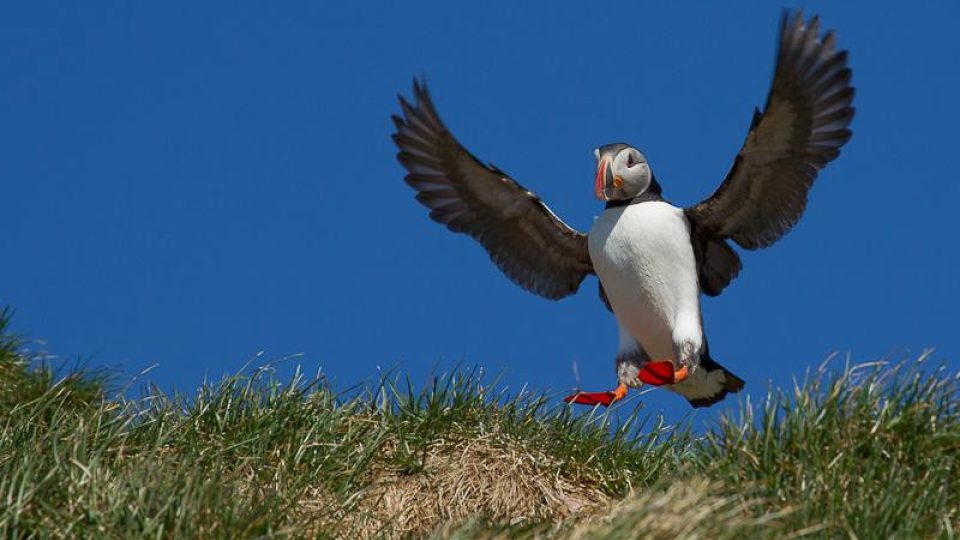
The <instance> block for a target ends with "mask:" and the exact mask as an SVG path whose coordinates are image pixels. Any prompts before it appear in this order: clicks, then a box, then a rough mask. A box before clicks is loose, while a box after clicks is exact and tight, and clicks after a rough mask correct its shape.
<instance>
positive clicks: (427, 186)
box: [393, 81, 593, 299]
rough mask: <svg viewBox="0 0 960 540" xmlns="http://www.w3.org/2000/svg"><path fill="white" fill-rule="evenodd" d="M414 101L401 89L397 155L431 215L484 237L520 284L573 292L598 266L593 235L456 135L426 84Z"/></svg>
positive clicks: (551, 292) (554, 295) (417, 88)
mask: <svg viewBox="0 0 960 540" xmlns="http://www.w3.org/2000/svg"><path fill="white" fill-rule="evenodd" d="M413 94H414V103H413V104H412V105H411V104H410V103H408V102H407V100H406V99H404V98H403V96H400V107H401V109H402V111H403V117H400V116H393V122H394V125H395V126H396V130H397V131H396V133H395V134H394V135H393V141H394V143H396V145H397V148H398V149H399V150H400V152H399V153H398V154H397V159H398V160H399V161H400V163H401V164H402V165H403V166H404V167H405V168H406V169H407V172H408V174H407V176H406V178H405V179H406V182H407V184H409V185H410V186H411V187H413V188H414V189H415V190H416V191H417V196H416V198H417V200H418V201H419V202H420V203H421V204H423V205H424V206H426V207H427V208H429V209H430V218H431V219H433V220H434V221H437V222H439V223H442V224H444V225H446V226H447V228H448V229H450V230H451V231H453V232H458V233H464V234H468V235H470V236H472V237H473V238H474V239H475V240H477V241H478V242H479V243H480V244H481V245H482V246H483V247H484V248H485V249H486V250H487V253H489V255H490V258H491V260H493V262H494V263H496V265H497V266H498V267H500V269H501V270H502V271H503V272H504V273H505V274H506V275H507V277H509V278H510V279H511V280H513V281H514V282H515V283H517V284H518V285H520V286H521V287H523V288H524V289H527V290H529V291H531V292H534V293H536V294H539V295H540V296H543V297H546V298H550V299H559V298H563V297H564V296H567V295H569V294H572V293H573V292H575V291H576V290H577V288H578V287H579V286H580V282H581V281H583V278H584V277H585V276H586V275H587V274H589V273H592V272H593V267H592V265H591V264H590V255H589V253H588V250H587V237H586V235H584V234H583V233H581V232H579V231H577V230H575V229H573V228H571V227H570V226H568V225H567V224H566V223H564V222H563V221H562V220H560V218H558V217H557V216H556V215H555V214H554V213H553V212H552V211H551V210H550V209H549V208H547V206H546V205H545V204H544V203H543V201H541V200H540V198H539V197H537V195H535V194H534V193H533V192H531V191H529V190H527V189H525V188H524V187H523V186H521V185H520V184H519V183H517V182H516V181H514V180H513V179H512V178H510V176H509V175H507V174H506V173H504V172H503V171H501V170H499V169H497V168H496V167H494V166H492V165H485V164H483V163H481V162H480V160H478V159H477V158H476V157H474V156H473V155H472V154H470V152H468V151H467V150H466V149H465V148H464V147H463V146H461V145H460V143H459V142H457V140H456V139H455V138H454V137H453V135H451V134H450V132H449V131H448V130H447V128H446V126H444V125H443V122H441V121H440V116H439V115H438V114H437V111H436V109H435V108H434V106H433V102H432V101H431V99H430V95H429V94H428V93H427V88H426V86H425V85H423V84H422V83H420V82H419V81H414V84H413Z"/></svg>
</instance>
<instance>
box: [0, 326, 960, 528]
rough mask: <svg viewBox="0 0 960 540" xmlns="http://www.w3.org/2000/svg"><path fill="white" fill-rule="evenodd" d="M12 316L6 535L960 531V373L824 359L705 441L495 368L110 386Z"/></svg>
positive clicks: (0, 347)
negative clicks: (74, 366) (831, 367)
mask: <svg viewBox="0 0 960 540" xmlns="http://www.w3.org/2000/svg"><path fill="white" fill-rule="evenodd" d="M8 320H9V313H8V312H4V313H3V314H2V316H0V534H2V536H4V537H44V538H46V537H53V538H62V537H71V538H73V537H103V538H131V537H133V538H141V537H153V538H168V537H190V538H223V537H230V538H249V537H321V538H323V537H336V538H339V537H346V536H360V537H406V536H417V537H429V536H434V537H438V538H440V537H444V538H446V537H452V538H464V539H467V538H496V537H539V538H624V537H628V538H629V537H632V538H678V537H682V538H704V539H706V538H710V539H715V538H720V539H722V538H738V539H743V538H789V537H811V538H837V537H848V538H887V537H899V538H908V537H943V538H953V537H956V535H957V534H958V531H960V489H958V486H957V485H956V483H957V481H958V479H960V471H958V466H960V407H958V403H960V401H958V379H957V377H956V376H954V375H952V374H948V373H946V372H945V371H944V370H943V369H942V368H941V369H933V368H930V367H929V366H928V363H929V362H928V361H927V360H926V359H925V358H921V359H920V360H918V361H904V362H899V363H893V364H889V365H887V364H873V365H865V366H848V367H846V368H845V369H842V370H839V371H837V372H834V373H832V374H829V373H827V372H817V373H813V374H812V375H811V376H810V377H808V379H807V380H805V381H803V382H801V383H798V384H797V386H796V387H795V388H791V389H789V390H786V391H771V392H770V393H769V394H768V395H767V396H766V397H765V399H763V400H762V401H761V402H760V403H759V404H757V405H751V404H750V403H744V404H743V405H742V406H741V407H740V410H739V413H738V414H736V415H733V416H730V417H726V418H724V419H723V420H721V421H720V422H718V423H717V424H716V425H714V426H712V427H711V428H710V429H709V430H708V432H707V433H706V435H703V436H694V435H693V434H691V433H690V432H688V431H687V430H685V429H678V428H675V427H671V426H666V425H664V424H663V423H662V422H661V421H659V420H658V419H657V418H656V417H650V416H641V415H640V413H639V411H638V410H635V411H633V412H632V413H631V414H626V415H621V416H620V417H619V418H622V420H619V421H617V420H616V418H618V417H617V416H615V415H607V414H604V413H602V412H600V411H594V412H590V411H586V412H584V411H582V410H573V409H571V408H569V407H567V406H565V405H563V404H560V403H558V402H557V401H558V400H556V399H555V397H553V396H543V395H537V394H530V393H526V392H521V393H520V394H517V395H508V394H507V393H506V392H504V391H503V390H502V386H501V385H499V384H497V382H496V381H495V380H494V381H489V382H488V381H486V380H485V378H484V377H483V376H482V375H481V374H480V373H479V372H478V371H470V370H459V371H457V372H454V373H451V374H448V375H445V376H441V377H437V378H436V379H435V380H434V381H433V383H432V384H431V385H428V387H426V388H422V389H417V388H415V387H414V385H412V384H411V383H409V382H408V381H403V380H401V379H400V378H399V377H396V376H391V377H383V378H382V380H381V381H380V384H379V385H377V386H376V387H375V388H370V389H366V390H364V391H361V392H355V393H354V394H355V395H352V396H345V395H341V394H338V393H337V392H336V391H335V390H334V389H332V388H330V387H329V386H328V385H327V384H326V383H325V382H324V381H323V380H314V379H309V378H307V377H305V376H303V375H302V374H298V375H297V376H295V377H294V378H293V379H292V380H289V381H278V380H276V379H275V377H274V376H273V372H272V371H271V370H270V369H257V370H253V371H251V372H249V373H241V374H237V375H234V376H231V377H226V378H224V379H223V380H220V381H217V382H211V383H208V384H205V385H203V386H202V387H201V388H200V389H198V391H197V392H196V393H195V394H194V395H189V396H186V395H168V394H164V393H163V392H160V391H159V390H157V389H146V390H145V391H144V392H143V395H142V396H141V397H140V398H137V399H125V398H122V397H111V396H110V395H109V392H107V390H106V389H107V387H108V386H109V385H107V381H106V380H105V378H104V376H103V374H97V373H93V374H91V373H85V372H83V371H80V372H73V373H67V374H60V375H58V374H56V373H54V372H53V371H52V370H51V369H49V367H47V366H45V365H44V364H43V363H42V362H40V363H39V364H38V363H37V361H36V359H33V358H31V357H30V354H29V353H28V352H27V351H25V349H24V347H23V346H22V345H21V343H20V342H19V341H18V339H17V338H16V337H15V336H13V335H11V334H10V333H9V331H8V329H7V323H8Z"/></svg>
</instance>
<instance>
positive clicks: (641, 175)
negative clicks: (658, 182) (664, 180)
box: [593, 143, 655, 201]
mask: <svg viewBox="0 0 960 540" xmlns="http://www.w3.org/2000/svg"><path fill="white" fill-rule="evenodd" d="M593 155H594V156H596V158H597V180H596V183H595V184H594V191H595V193H596V195H597V198H598V199H600V200H601V201H622V200H626V199H632V198H634V197H637V196H639V195H642V194H643V193H644V192H646V191H647V190H649V189H651V185H655V182H654V180H653V172H652V171H651V170H650V165H649V164H647V158H646V157H644V155H643V154H642V153H640V151H639V150H637V149H636V148H634V147H632V146H630V145H628V144H623V143H615V144H607V145H604V146H601V147H600V148H597V149H596V150H594V151H593Z"/></svg>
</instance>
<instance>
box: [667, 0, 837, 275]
mask: <svg viewBox="0 0 960 540" xmlns="http://www.w3.org/2000/svg"><path fill="white" fill-rule="evenodd" d="M834 47H835V37H834V34H833V32H832V31H830V32H827V33H826V35H824V36H823V37H822V38H821V37H820V24H819V19H818V18H817V17H816V16H815V17H813V19H811V20H810V22H809V23H805V22H804V18H803V14H802V13H801V12H797V13H795V14H793V15H792V16H790V15H788V14H786V13H784V17H783V21H782V22H781V27H780V49H779V52H778V54H777V67H776V72H775V75H774V79H773V86H772V87H771V89H770V94H769V96H768V97H767V105H766V107H765V108H764V111H763V112H762V113H761V112H760V111H759V110H757V111H756V112H755V113H754V116H753V122H752V123H751V125H750V132H749V133H748V134H747V139H746V141H745V142H744V144H743V148H741V149H740V153H739V154H738V155H737V159H736V161H735V162H734V164H733V168H732V169H731V170H730V172H729V173H728V174H727V178H726V179H725V180H724V181H723V184H722V185H721V186H720V187H719V189H717V191H716V192H715V193H714V194H713V195H712V196H711V197H710V198H709V199H707V200H705V201H703V202H701V203H699V204H697V205H696V206H693V207H691V208H688V209H687V211H686V212H687V216H688V218H689V219H690V220H691V221H692V222H693V225H694V229H695V230H697V231H699V233H700V234H705V235H707V236H709V237H712V238H713V239H714V240H719V241H722V240H723V239H726V238H729V239H732V240H733V241H734V242H736V243H737V244H739V245H740V246H742V247H744V248H746V249H758V248H764V247H767V246H770V245H771V244H773V243H774V242H776V241H777V240H779V239H780V238H781V237H782V236H783V235H784V234H786V233H787V232H788V231H789V230H790V229H791V228H792V227H793V225H794V224H796V222H797V220H799V219H800V216H801V214H803V210H804V207H805V206H806V203H807V193H808V192H809V190H810V186H811V185H813V181H814V180H815V179H816V177H817V173H818V172H819V171H820V169H822V168H823V167H824V166H825V165H826V164H827V163H828V162H830V161H831V160H833V159H835V158H836V157H837V156H838V155H839V154H840V147H841V146H843V144H844V143H846V142H847V140H849V139H850V134H851V133H850V130H849V129H848V128H847V126H848V125H849V124H850V121H851V120H852V119H853V113H854V109H853V108H852V107H851V106H850V104H851V102H852V101H853V93H854V90H853V87H852V86H850V77H851V72H850V68H848V67H847V52H846V51H839V52H838V51H836V50H835V48H834ZM708 262H709V261H708ZM729 266H730V267H731V268H733V265H729ZM736 266H737V269H739V265H736ZM734 275H735V274H734ZM730 279H732V277H731V278H730ZM720 281H722V280H720ZM727 282H729V280H727ZM722 285H723V286H725V285H726V283H723V284H722ZM721 289H722V287H721ZM718 292H719V291H718Z"/></svg>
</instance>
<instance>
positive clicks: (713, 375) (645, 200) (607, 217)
mask: <svg viewBox="0 0 960 540" xmlns="http://www.w3.org/2000/svg"><path fill="white" fill-rule="evenodd" d="M850 81H851V70H850V68H849V67H847V52H846V51H843V50H841V51H838V50H836V39H835V36H834V33H833V32H832V31H829V32H826V33H825V34H821V32H820V24H819V18H818V17H816V16H814V17H813V18H811V19H810V20H809V21H808V20H805V19H804V17H803V14H802V12H795V13H792V14H790V13H786V12H785V13H784V15H783V18H782V20H781V25H780V39H779V50H778V52H777V56H776V70H775V72H774V77H773V83H772V85H771V88H770V92H769V94H768V97H767V103H766V105H765V106H764V108H763V111H761V110H759V109H756V110H755V111H754V114H753V118H752V121H751V123H750V129H749V131H748V133H747V137H746V140H745V141H744V143H743V146H742V148H741V149H740V152H739V153H738V154H737V156H736V158H735V159H734V162H733V166H732V167H731V169H730V171H729V172H728V173H727V176H726V178H725V179H724V180H723V183H721V184H720V187H719V188H717V190H716V191H715V192H714V193H713V194H712V195H711V196H710V197H708V198H707V199H705V200H703V201H702V202H699V203H697V204H695V205H693V206H690V207H687V208H681V207H677V206H674V205H673V204H671V203H670V202H668V201H667V200H666V199H664V198H663V195H662V189H661V186H660V183H658V181H657V178H656V176H655V175H654V173H653V170H652V169H651V166H650V163H649V162H648V161H647V158H646V156H644V154H643V153H642V152H641V151H640V150H638V149H637V148H635V147H633V146H631V145H628V144H624V143H615V144H607V145H603V146H601V147H599V148H597V149H596V150H594V155H595V157H596V160H597V170H596V176H595V180H594V193H595V195H596V197H597V199H599V200H601V201H604V202H605V203H606V205H605V208H604V210H603V213H602V214H600V216H599V217H598V218H597V219H596V221H595V222H594V224H593V226H592V227H591V229H590V231H589V233H588V234H584V233H582V232H580V231H577V230H575V229H573V228H571V227H570V226H569V225H567V224H566V223H564V222H563V220H561V219H560V218H559V217H557V215H556V214H554V213H553V212H552V211H551V210H550V208H548V207H547V205H546V204H544V202H543V201H542V200H540V198H539V197H538V196H537V195H536V194H534V193H533V192H531V191H529V190H527V189H526V188H524V187H523V186H522V185H520V184H519V183H518V182H517V181H516V180H514V179H513V178H512V177H511V176H510V175H508V174H507V173H505V172H504V171H502V170H500V169H498V168H496V167H494V166H493V165H488V164H484V163H483V162H481V161H480V160H479V159H477V158H476V157H474V156H473V155H472V154H471V153H470V152H469V151H467V149H466V148H464V147H463V146H462V145H460V143H459V142H457V140H456V139H455V138H454V136H453V135H452V134H451V133H450V131H449V130H448V129H447V128H446V126H445V125H444V124H443V122H442V121H441V120H440V116H439V115H438V114H437V111H436V108H435V107H434V105H433V102H432V101H431V99H430V95H429V93H428V92H427V88H426V85H425V84H424V83H422V82H420V81H417V80H414V84H413V97H414V99H413V101H412V102H408V101H407V100H406V99H405V98H404V97H403V96H402V95H401V96H399V100H400V107H401V109H402V116H399V115H394V116H393V121H394V124H395V126H396V133H395V134H394V135H393V140H394V142H395V143H396V145H397V148H398V149H399V153H398V154H397V158H398V160H399V161H400V163H401V164H402V165H403V166H404V167H405V168H406V170H407V172H408V174H407V175H406V177H405V180H406V182H407V184H409V185H410V186H411V187H413V188H414V189H415V190H416V191H417V195H416V198H417V200H418V201H419V202H420V203H421V204H422V205H424V206H426V207H427V208H429V209H430V218H432V219H433V220H435V221H437V222H439V223H442V224H444V225H446V226H447V228H448V229H450V230H451V231H453V232H457V233H464V234H468V235H470V236H471V237H473V238H474V239H475V240H476V241H477V242H479V243H480V244H481V245H482V246H483V247H484V248H485V249H486V250H487V252H488V253H489V254H490V258H491V259H492V260H493V262H494V263H495V264H496V265H497V266H498V267H499V268H500V270H502V271H503V272H504V273H505V274H506V275H507V277H509V278H510V279H511V280H513V281H514V282H515V283H517V284H518V285H520V286H521V287H523V288H524V289H527V290H528V291H530V292H533V293H535V294H538V295H540V296H543V297H545V298H549V299H552V300H556V299H559V298H563V297H565V296H568V295H570V294H573V293H574V292H576V291H577V289H578V288H579V287H580V284H581V282H582V281H583V280H584V278H585V277H586V276H587V275H589V274H595V275H596V276H597V277H598V278H599V281H600V298H601V300H602V301H603V302H604V304H605V305H606V306H607V308H608V309H609V310H610V311H612V312H613V314H614V315H615V317H616V320H617V325H618V327H619V334H620V339H619V348H618V352H617V358H616V372H617V378H618V385H617V387H616V389H615V390H613V391H610V392H578V393H576V394H574V395H572V396H570V397H568V398H567V401H572V402H575V403H583V404H603V405H610V404H611V403H613V402H615V401H618V400H620V399H622V398H623V397H624V396H625V395H626V393H627V389H628V388H631V387H638V386H640V385H642V384H644V383H649V384H654V385H659V386H663V387H664V388H667V389H669V390H671V391H673V392H676V393H678V394H680V395H682V396H683V397H685V398H686V399H687V400H688V401H689V402H690V403H691V404H692V405H693V406H694V407H704V406H708V405H712V404H714V403H716V402H718V401H720V400H721V399H723V398H724V397H725V396H726V395H727V394H728V393H733V392H738V391H739V390H741V389H742V388H743V386H744V382H743V380H742V379H740V378H739V377H737V376H736V375H734V374H733V373H731V372H730V371H728V370H727V369H726V368H724V367H723V366H721V365H720V364H719V363H718V362H717V361H716V360H714V359H713V358H712V357H711V355H710V350H709V348H708V347H707V338H706V336H705V334H704V330H703V318H702V314H701V311H700V298H701V293H703V294H706V295H707V296H717V295H719V294H720V293H721V292H722V291H723V290H724V289H725V288H726V287H727V285H729V284H730V282H731V281H732V280H733V279H734V278H735V277H737V274H738V273H739V272H740V269H741V263H740V257H739V255H738V254H737V251H736V250H734V249H733V247H732V246H731V242H732V243H734V244H737V245H738V246H740V247H741V248H743V249H747V250H755V249H760V248H765V247H768V246H770V245H772V244H773V243H774V242H776V241H777V240H779V239H780V238H781V237H783V236H784V235H785V234H786V233H787V232H788V231H789V230H790V229H791V228H792V227H793V226H794V225H795V224H796V223H797V221H798V220H799V219H800V216H801V214H803V210H804V207H805V206H806V204H807V195H808V192H809V191H810V187H811V186H812V185H813V182H814V180H815V179H816V177H817V174H818V173H819V171H820V169H822V168H823V167H824V166H826V164H827V163H828V162H830V161H831V160H833V159H835V158H836V157H837V156H838V155H839V154H840V147H841V146H843V145H844V143H846V142H847V141H848V140H849V139H850V135H851V131H850V129H849V127H848V126H849V124H850V121H851V120H852V119H853V115H854V109H853V107H851V103H852V102H853V95H854V89H853V87H852V86H851V84H850Z"/></svg>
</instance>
